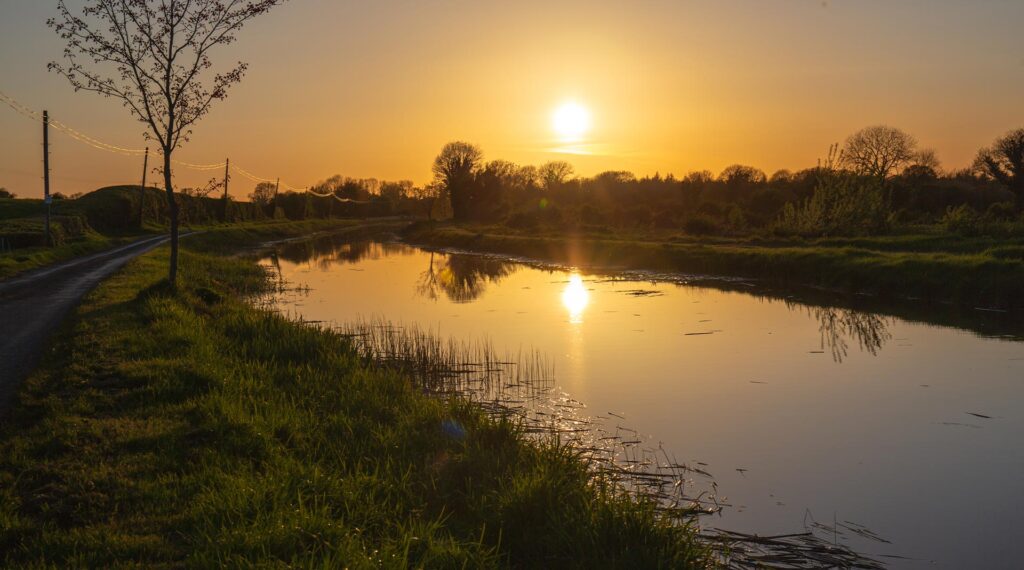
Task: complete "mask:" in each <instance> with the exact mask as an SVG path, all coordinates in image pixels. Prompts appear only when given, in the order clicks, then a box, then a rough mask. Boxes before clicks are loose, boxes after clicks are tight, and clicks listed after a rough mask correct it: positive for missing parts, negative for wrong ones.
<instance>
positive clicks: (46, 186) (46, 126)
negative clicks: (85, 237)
mask: <svg viewBox="0 0 1024 570" xmlns="http://www.w3.org/2000/svg"><path fill="white" fill-rule="evenodd" d="M52 201H53V200H52V199H51V198H50V112H49V111H43V202H45V203H46V245H52V241H51V239H50V202H52Z"/></svg>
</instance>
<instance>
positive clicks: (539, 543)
mask: <svg viewBox="0 0 1024 570" xmlns="http://www.w3.org/2000/svg"><path fill="white" fill-rule="evenodd" d="M296 230H297V228H296V227H295V226H294V225H293V226H291V227H289V228H288V229H284V228H278V229H277V230H271V229H267V228H266V227H260V228H237V227H236V228H227V229H216V230H211V231H208V232H207V233H205V234H203V235H199V236H194V237H193V238H190V239H189V240H186V241H184V242H183V247H184V250H183V252H182V264H181V274H180V286H179V290H178V291H177V292H174V293H172V292H170V291H168V290H167V289H166V287H165V286H164V283H163V281H162V278H163V275H164V272H165V268H166V262H167V259H166V250H165V248H162V249H160V250H157V251H155V252H153V253H150V254H147V255H145V256H143V257H141V258H139V259H137V260H135V261H133V262H132V263H130V264H129V265H128V266H127V267H126V268H125V269H124V270H123V271H121V272H120V273H118V274H117V275H116V276H114V277H112V278H111V279H110V280H108V281H107V282H105V283H104V284H103V285H101V286H100V287H99V288H98V289H97V290H95V291H94V292H93V293H91V294H90V295H89V296H88V297H87V298H86V299H85V301H84V303H83V305H82V306H81V307H80V309H79V310H78V311H77V313H76V315H75V316H74V317H73V318H71V319H70V322H69V323H67V324H66V325H65V327H64V329H63V330H62V332H61V333H59V335H58V338H57V339H56V341H55V342H54V344H53V346H52V348H51V349H50V350H49V351H48V353H47V354H46V355H45V356H44V359H43V362H44V364H43V366H42V367H41V368H40V370H38V371H37V372H36V373H34V374H33V375H32V376H31V377H30V378H29V379H28V380H27V381H26V383H25V385H24V386H23V387H22V390H21V392H20V395H19V403H18V404H16V405H15V407H14V408H13V409H12V411H11V413H10V414H9V415H8V417H7V418H5V419H4V420H3V421H2V424H0V560H2V561H3V564H2V565H3V566H6V567H25V566H32V567H48V566H57V567H68V566H89V567H116V566H122V567H125V566H137V565H152V566H159V567H222V566H231V567H255V566H260V567H263V566H267V567H303V568H307V567H309V568H312V567H348V568H379V567H386V568H407V567H430V568H448V567H472V568H476V567H581V568H582V567H630V568H632V567H671V568H685V567H698V566H702V565H703V564H704V561H703V559H702V555H703V551H702V550H701V549H700V548H699V547H697V546H695V542H694V539H693V536H692V534H691V532H690V531H689V530H688V529H685V528H680V527H679V526H675V525H672V524H669V523H667V522H664V521H662V520H660V519H659V518H658V517H657V516H656V515H655V511H654V509H653V507H652V505H650V504H644V503H638V502H635V501H631V500H629V499H627V498H625V497H623V496H622V495H621V494H619V493H617V492H616V491H615V490H614V489H613V488H612V487H610V486H609V485H608V484H606V483H605V482H603V481H601V480H594V479H593V478H592V476H591V474H590V473H589V472H588V469H587V468H586V466H585V465H584V463H582V462H581V461H580V459H579V458H578V456H577V455H576V454H575V453H574V452H573V451H571V450H570V449H567V448H566V447H564V446H559V445H557V444H556V443H553V442H549V443H530V442H529V441H528V440H527V439H526V438H525V436H524V434H523V433H522V432H521V431H520V429H519V428H518V427H517V426H516V425H514V424H513V423H511V422H508V421H497V420H494V419H490V418H487V417H485V416H484V415H482V414H481V413H480V412H479V411H478V410H476V409H475V408H472V407H470V406H468V405H466V404H464V403H461V402H460V401H457V400H451V401H443V400H439V399H437V398H432V397H428V396H426V395H424V394H423V392H422V390H420V389H418V388H417V387H415V386H413V385H412V383H411V382H410V380H409V379H408V378H406V377H403V376H401V375H399V374H397V373H394V372H388V371H386V370H384V369H381V368H377V367H375V366H374V365H372V364H369V363H366V362H364V361H362V360H361V359H360V358H358V357H357V356H356V355H355V354H354V352H353V350H352V347H351V346H350V344H349V341H348V340H347V339H346V338H344V337H342V336H340V335H338V334H334V333H332V332H328V331H325V330H319V329H315V328H312V327H309V326H302V325H299V324H296V323H294V322H291V321H288V320H286V319H284V318H282V317H280V316H278V315H275V314H272V313H269V312H265V311H261V310H257V309H255V308H253V307H252V306H250V305H249V304H246V303H245V302H243V301H242V300H241V298H240V297H241V296H243V295H246V294H249V293H254V292H257V291H260V290H262V288H264V287H266V286H267V285H266V281H265V279H264V276H263V274H262V272H261V271H260V270H259V269H258V268H257V267H256V266H255V264H254V263H252V261H251V260H246V259H244V258H241V257H238V256H234V255H229V254H230V253H231V252H232V250H234V249H235V248H236V247H238V246H242V245H248V244H251V243H252V242H253V241H254V240H264V239H273V238H274V237H278V238H280V237H286V235H288V234H290V233H292V232H294V231H296ZM352 231H357V230H356V229H355V227H353V229H352ZM271 234H273V235H271ZM453 426H454V427H453Z"/></svg>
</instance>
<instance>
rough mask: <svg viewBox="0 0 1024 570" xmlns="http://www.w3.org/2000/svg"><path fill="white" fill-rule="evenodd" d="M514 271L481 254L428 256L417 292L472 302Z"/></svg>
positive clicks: (514, 265) (508, 264)
mask: <svg viewBox="0 0 1024 570" xmlns="http://www.w3.org/2000/svg"><path fill="white" fill-rule="evenodd" d="M516 269H517V265H516V264H513V263H508V262H505V261H502V260H500V259H495V258H492V257H484V256H480V255H459V254H454V255H443V254H435V253H433V252H431V254H430V264H429V267H428V269H427V270H426V271H424V272H423V273H421V274H420V277H419V280H418V281H417V283H416V292H417V293H419V294H420V295H422V296H424V297H426V298H428V299H431V300H437V299H438V298H439V296H440V295H441V294H444V295H445V296H446V297H447V298H448V300H450V301H451V302H453V303H469V302H471V301H475V300H476V299H477V298H479V297H480V295H482V294H483V293H484V291H485V290H487V284H488V283H497V282H498V281H500V280H501V279H503V278H505V277H508V276H509V275H511V274H512V273H513V272H515V270H516Z"/></svg>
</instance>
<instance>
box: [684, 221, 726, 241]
mask: <svg viewBox="0 0 1024 570" xmlns="http://www.w3.org/2000/svg"><path fill="white" fill-rule="evenodd" d="M683 230H684V231H685V232H686V233H688V234H691V235H695V236H709V235H719V234H721V233H722V228H721V227H720V226H719V225H718V222H716V221H715V220H714V219H712V218H709V217H708V216H693V217H691V218H689V219H688V220H686V221H685V222H683Z"/></svg>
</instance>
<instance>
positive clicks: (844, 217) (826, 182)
mask: <svg viewBox="0 0 1024 570" xmlns="http://www.w3.org/2000/svg"><path fill="white" fill-rule="evenodd" d="M838 160H839V156H838V154H837V151H836V150H835V147H833V149H832V151H830V153H829V158H828V161H827V162H826V163H825V166H823V167H821V168H819V169H818V182H817V184H816V186H815V188H814V194H812V195H811V197H810V198H809V199H808V200H807V201H805V202H804V203H802V204H800V205H793V204H792V203H789V204H786V206H785V207H784V208H783V209H782V214H781V216H780V217H779V221H778V223H777V224H776V225H775V228H774V230H775V233H777V234H782V235H800V236H806V237H819V236H867V235H879V234H884V233H887V232H888V231H889V227H890V224H891V220H890V216H889V207H888V204H887V201H886V198H885V192H884V189H883V188H882V183H881V181H879V179H878V178H876V177H874V176H859V175H857V174H853V173H851V172H847V171H844V170H840V169H839V168H838V167H837V164H838Z"/></svg>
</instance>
